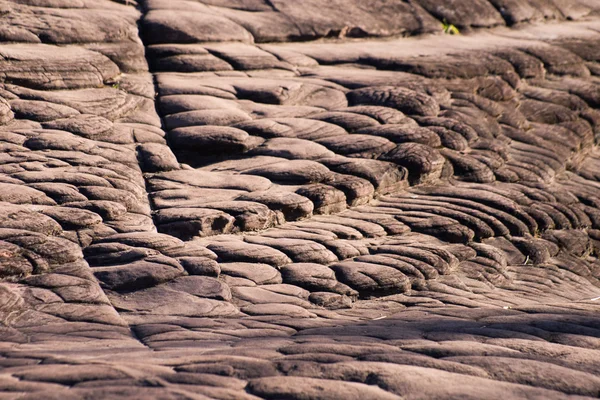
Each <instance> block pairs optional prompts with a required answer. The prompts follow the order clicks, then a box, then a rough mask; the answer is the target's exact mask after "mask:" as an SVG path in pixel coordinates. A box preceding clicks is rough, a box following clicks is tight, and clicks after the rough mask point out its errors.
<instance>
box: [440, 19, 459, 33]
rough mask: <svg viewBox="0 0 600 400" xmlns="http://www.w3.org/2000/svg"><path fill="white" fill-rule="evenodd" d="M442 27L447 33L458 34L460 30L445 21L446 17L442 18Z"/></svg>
mask: <svg viewBox="0 0 600 400" xmlns="http://www.w3.org/2000/svg"><path fill="white" fill-rule="evenodd" d="M442 29H443V31H444V33H445V34H447V35H460V31H459V30H458V28H457V27H456V26H454V25H452V24H451V23H449V22H448V21H446V18H444V20H443V21H442Z"/></svg>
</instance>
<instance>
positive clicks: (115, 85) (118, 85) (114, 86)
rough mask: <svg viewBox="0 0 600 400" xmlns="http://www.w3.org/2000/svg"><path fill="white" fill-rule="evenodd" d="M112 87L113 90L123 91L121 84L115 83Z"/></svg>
mask: <svg viewBox="0 0 600 400" xmlns="http://www.w3.org/2000/svg"><path fill="white" fill-rule="evenodd" d="M110 87H112V88H113V89H117V90H119V89H121V84H120V83H119V82H115V83H113V84H112V85H111V86H110Z"/></svg>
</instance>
